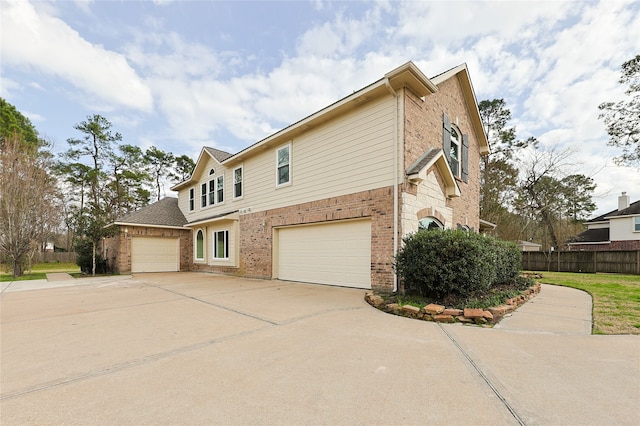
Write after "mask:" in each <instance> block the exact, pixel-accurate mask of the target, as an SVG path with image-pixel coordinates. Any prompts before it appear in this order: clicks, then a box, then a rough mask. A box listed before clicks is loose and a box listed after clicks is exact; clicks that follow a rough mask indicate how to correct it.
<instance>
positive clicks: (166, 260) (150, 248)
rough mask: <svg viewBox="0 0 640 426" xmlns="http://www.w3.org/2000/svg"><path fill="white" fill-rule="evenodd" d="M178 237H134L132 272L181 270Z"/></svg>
mask: <svg viewBox="0 0 640 426" xmlns="http://www.w3.org/2000/svg"><path fill="white" fill-rule="evenodd" d="M179 241H180V240H179V239H178V238H152V237H133V238H132V239H131V272H177V271H179V270H180V263H179V259H180V245H179Z"/></svg>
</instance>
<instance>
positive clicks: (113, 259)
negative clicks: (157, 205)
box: [105, 225, 193, 274]
mask: <svg viewBox="0 0 640 426" xmlns="http://www.w3.org/2000/svg"><path fill="white" fill-rule="evenodd" d="M125 230H126V232H125ZM132 237H162V238H180V270H181V271H189V270H190V268H191V264H192V260H193V240H192V236H191V231H190V230H188V229H172V228H155V227H147V226H131V225H128V226H118V233H117V234H116V235H115V236H113V237H111V238H107V239H106V240H105V250H106V257H107V262H108V266H109V269H110V270H112V271H113V272H116V273H120V274H129V273H131V238H132Z"/></svg>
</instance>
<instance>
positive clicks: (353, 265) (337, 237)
mask: <svg viewBox="0 0 640 426" xmlns="http://www.w3.org/2000/svg"><path fill="white" fill-rule="evenodd" d="M277 239H278V240H277V260H276V262H277V266H278V269H277V278H279V279H281V280H291V281H301V282H310V283H318V284H330V285H339V286H345V287H357V288H367V289H369V288H371V221H369V220H359V221H344V222H334V223H329V224H321V225H305V226H294V227H287V228H280V229H278V231H277Z"/></svg>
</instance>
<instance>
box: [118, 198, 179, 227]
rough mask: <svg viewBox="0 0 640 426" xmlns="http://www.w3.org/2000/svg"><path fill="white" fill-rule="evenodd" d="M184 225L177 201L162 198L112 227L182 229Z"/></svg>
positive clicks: (124, 217)
mask: <svg viewBox="0 0 640 426" xmlns="http://www.w3.org/2000/svg"><path fill="white" fill-rule="evenodd" d="M186 223H187V219H186V218H185V217H184V215H183V214H182V211H181V210H180V207H178V199H177V198H173V197H166V198H163V199H162V200H160V201H158V202H155V203H153V204H149V205H148V206H146V207H143V208H141V209H140V210H137V211H135V212H133V213H129V214H128V215H126V216H123V217H122V218H120V219H117V220H116V221H114V222H113V224H114V225H131V226H135V225H144V226H155V227H163V228H164V227H171V228H174V227H177V228H182V227H183V226H184V225H185V224H186Z"/></svg>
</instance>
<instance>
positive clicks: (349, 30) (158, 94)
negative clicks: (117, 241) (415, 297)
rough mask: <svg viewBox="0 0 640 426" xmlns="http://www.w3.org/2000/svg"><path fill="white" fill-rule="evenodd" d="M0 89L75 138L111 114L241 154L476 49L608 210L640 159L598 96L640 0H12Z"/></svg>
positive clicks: (42, 123) (603, 95) (116, 121)
mask: <svg viewBox="0 0 640 426" xmlns="http://www.w3.org/2000/svg"><path fill="white" fill-rule="evenodd" d="M1 7H2V21H1V24H2V25H1V26H2V30H1V50H0V61H1V62H0V67H1V68H0V70H1V74H0V96H2V97H4V98H5V99H7V100H8V101H9V102H10V103H12V104H13V105H15V106H16V107H17V108H18V109H19V110H20V111H21V112H23V113H24V114H25V115H27V116H28V117H29V118H30V119H31V120H32V122H33V123H34V125H35V126H36V128H37V129H38V130H39V132H40V133H41V134H42V135H44V136H45V137H47V138H49V139H50V140H51V141H53V142H54V144H55V149H56V150H58V151H63V150H65V149H66V139H67V138H71V137H78V136H79V135H78V134H77V133H76V131H75V130H74V129H73V126H74V125H75V124H77V123H79V122H80V121H82V120H84V119H85V118H86V117H87V116H88V115H90V114H94V113H97V114H101V115H103V116H105V117H106V118H107V119H108V120H109V121H111V122H112V123H113V128H114V130H116V131H118V132H120V133H121V134H122V135H123V138H124V140H123V141H124V142H125V143H130V144H134V145H139V146H141V147H143V148H148V147H149V146H151V145H155V146H157V147H158V148H160V149H163V150H165V151H171V152H173V153H174V154H177V155H179V154H188V155H190V156H192V157H194V158H196V157H197V154H198V153H199V151H200V149H201V147H202V146H203V145H207V146H213V147H216V148H219V149H223V150H226V151H229V152H237V151H239V150H241V149H243V148H245V147H246V146H248V145H250V144H252V143H254V142H256V141H258V140H260V139H262V138H264V137H265V136H267V135H269V134H271V133H273V132H274V131H276V130H279V129H281V128H282V127H285V126H287V125H289V124H291V123H292V122H295V121H297V120H299V119H301V118H303V117H305V116H306V115H308V114H310V113H312V112H314V111H316V110H318V109H320V108H322V107H324V106H326V105H329V104H331V103H333V102H335V101H336V100H338V99H339V98H341V97H343V96H345V95H348V94H350V93H352V92H353V91H354V90H358V89H360V88H362V87H364V86H366V85H367V84H369V83H371V82H373V81H376V80H378V79H379V78H381V77H382V76H383V75H384V74H385V73H387V72H388V71H390V70H392V69H394V68H396V67H397V66H399V65H401V64H403V63H405V62H407V61H409V60H411V61H413V62H415V63H416V64H417V65H418V66H419V67H420V68H421V69H422V70H423V71H424V73H425V74H426V75H427V76H435V75H437V74H439V73H441V72H443V71H445V70H447V69H449V68H451V67H453V66H456V65H459V64H461V63H463V62H466V63H467V65H468V67H469V69H470V72H471V78H472V81H473V84H474V88H475V91H476V96H477V98H478V100H479V101H480V100H483V99H493V98H504V99H505V101H506V102H507V105H508V107H509V108H510V109H511V111H512V115H513V120H512V122H511V124H512V125H514V126H516V129H517V134H518V137H519V138H527V137H529V136H535V137H537V138H538V139H539V140H540V141H541V143H542V144H543V145H544V146H545V147H548V148H554V149H558V150H562V149H565V148H569V149H573V150H574V151H575V152H574V154H573V155H572V161H571V162H572V163H573V165H572V166H570V167H571V171H572V172H577V173H584V174H586V175H588V176H591V177H593V178H594V180H595V181H596V183H597V184H598V188H597V190H596V195H597V198H596V200H595V201H596V202H597V204H598V211H597V212H596V213H604V212H606V211H608V210H612V209H614V208H616V207H617V196H618V195H619V193H620V192H621V191H627V192H628V193H629V194H630V195H631V198H632V200H637V199H640V171H639V170H636V169H630V168H625V167H618V166H616V165H615V164H614V163H613V161H612V158H613V157H614V156H615V155H617V154H619V152H618V151H617V150H616V149H614V148H611V147H607V146H606V141H607V139H608V136H607V135H606V133H605V131H604V126H603V124H602V122H601V121H600V120H598V118H597V116H598V109H597V106H598V105H599V104H600V103H602V102H605V101H615V100H618V99H621V98H622V97H623V96H624V95H623V88H622V87H621V86H620V85H619V84H618V83H617V80H618V78H619V75H620V65H621V64H622V63H623V62H624V61H626V60H628V59H630V58H632V57H634V56H635V55H637V54H639V53H640V3H639V2H637V1H636V2H633V1H615V0H609V1H582V2H568V1H553V2H552V1H544V2H525V1H499V2H484V1H471V2H464V1H448V2H445V1H421V2H405V1H381V2H365V1H358V2H356V1H352V2H344V1H335V2H331V1H321V0H316V1H288V2H275V1H256V2H248V1H237V2H223V1H170V0H164V1H160V0H157V1H126V2H125V1H87V0H83V1H59V2H49V1H38V2H29V1H15V0H2V3H1Z"/></svg>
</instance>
